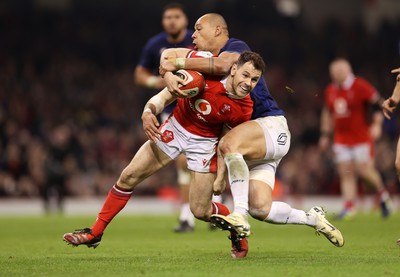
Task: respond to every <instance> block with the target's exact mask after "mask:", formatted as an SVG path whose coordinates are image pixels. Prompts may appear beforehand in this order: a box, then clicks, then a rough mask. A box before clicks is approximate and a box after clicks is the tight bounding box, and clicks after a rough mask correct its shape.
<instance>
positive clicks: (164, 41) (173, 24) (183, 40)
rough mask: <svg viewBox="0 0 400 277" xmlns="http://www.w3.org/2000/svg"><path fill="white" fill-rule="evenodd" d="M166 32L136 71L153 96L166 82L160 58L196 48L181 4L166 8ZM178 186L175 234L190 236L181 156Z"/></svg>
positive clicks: (186, 178) (186, 177)
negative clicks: (178, 49)
mask: <svg viewBox="0 0 400 277" xmlns="http://www.w3.org/2000/svg"><path fill="white" fill-rule="evenodd" d="M162 27H163V29H164V31H163V32H161V33H159V34H157V35H155V36H153V37H152V38H150V39H149V40H148V41H147V43H146V45H145V46H144V48H143V51H142V54H141V56H140V60H139V63H138V65H137V66H136V68H135V72H134V80H135V83H136V84H137V85H140V86H143V87H145V88H148V89H151V94H154V92H155V91H157V92H158V91H160V90H161V89H163V88H164V87H165V82H164V79H163V78H162V77H161V76H159V74H158V67H159V65H160V56H161V53H162V51H163V50H164V49H167V48H173V47H184V48H193V46H192V34H193V32H192V31H190V30H188V28H187V27H188V18H187V16H186V13H185V10H184V7H183V6H182V5H181V4H179V3H171V4H168V5H166V6H165V7H164V10H163V15H162ZM174 107H175V102H174V103H172V104H171V105H169V106H167V107H166V108H165V109H164V111H163V112H162V113H161V115H160V119H161V121H162V122H164V121H165V120H166V119H167V117H168V116H169V114H170V113H171V112H172V110H173V109H174ZM176 168H177V182H178V186H179V190H180V197H181V208H180V213H179V225H178V226H177V227H176V228H175V229H174V231H175V232H178V233H180V232H191V231H193V229H194V225H195V220H194V216H193V214H192V212H191V211H190V207H189V183H190V172H189V170H188V169H187V166H186V158H185V156H184V155H181V156H180V157H179V158H178V159H177V160H176Z"/></svg>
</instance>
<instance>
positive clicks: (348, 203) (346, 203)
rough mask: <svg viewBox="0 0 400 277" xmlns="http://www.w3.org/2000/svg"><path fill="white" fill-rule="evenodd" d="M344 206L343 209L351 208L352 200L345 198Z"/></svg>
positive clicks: (352, 205) (352, 206)
mask: <svg viewBox="0 0 400 277" xmlns="http://www.w3.org/2000/svg"><path fill="white" fill-rule="evenodd" d="M344 207H345V209H349V210H351V209H353V208H354V202H353V201H351V200H347V201H346V202H345V203H344Z"/></svg>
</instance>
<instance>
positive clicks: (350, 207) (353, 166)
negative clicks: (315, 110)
mask: <svg viewBox="0 0 400 277" xmlns="http://www.w3.org/2000/svg"><path fill="white" fill-rule="evenodd" d="M329 72H330V76H331V79H332V83H331V84H329V85H328V86H327V88H326V89H325V105H324V107H323V110H322V114H321V137H320V141H319V146H320V149H321V150H322V151H326V150H327V149H328V146H329V143H330V138H331V136H333V152H334V157H335V158H334V159H335V163H336V167H337V170H338V174H339V178H340V187H341V194H342V197H343V199H344V201H345V202H344V208H343V210H342V211H341V213H340V214H339V215H338V218H340V219H350V218H351V217H352V216H354V214H355V213H356V200H357V183H358V177H361V178H362V179H363V180H364V181H365V182H366V183H367V184H368V185H370V186H371V187H373V188H374V189H375V190H376V191H377V193H378V194H379V197H380V208H381V212H382V216H383V217H387V216H388V215H389V214H390V210H389V193H388V191H387V190H386V189H385V186H384V184H383V181H382V178H381V176H380V173H379V172H378V170H377V169H376V168H375V164H374V142H375V140H377V139H378V138H379V137H380V136H381V132H382V122H383V116H382V113H380V112H379V107H380V105H379V104H380V101H381V98H380V96H379V94H378V92H377V90H376V89H375V88H374V87H373V86H372V85H371V84H370V83H369V82H368V81H366V80H365V79H363V78H361V77H358V76H355V75H354V74H353V71H352V68H351V65H350V63H349V62H348V61H347V60H345V59H336V60H334V61H333V62H332V63H331V64H330V67H329ZM368 105H369V106H370V107H372V108H373V109H374V112H373V116H372V123H370V120H368Z"/></svg>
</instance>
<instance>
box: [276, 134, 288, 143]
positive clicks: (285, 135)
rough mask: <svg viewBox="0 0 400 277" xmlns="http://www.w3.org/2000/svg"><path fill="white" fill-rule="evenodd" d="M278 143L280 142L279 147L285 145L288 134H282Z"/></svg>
mask: <svg viewBox="0 0 400 277" xmlns="http://www.w3.org/2000/svg"><path fill="white" fill-rule="evenodd" d="M276 141H277V142H278V144H279V145H285V144H286V142H287V134H286V133H280V134H279V136H278V139H277V140H276Z"/></svg>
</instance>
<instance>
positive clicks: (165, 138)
mask: <svg viewBox="0 0 400 277" xmlns="http://www.w3.org/2000/svg"><path fill="white" fill-rule="evenodd" d="M173 139H174V133H173V132H172V131H170V130H165V131H164V132H163V133H162V136H161V141H162V142H164V143H168V142H170V141H171V140H173Z"/></svg>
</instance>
